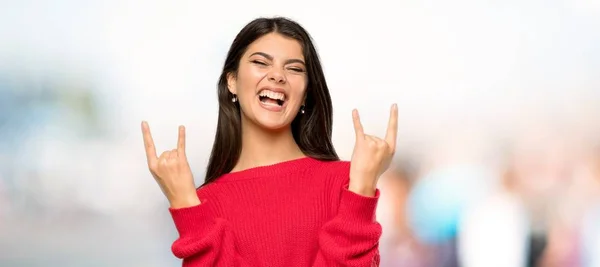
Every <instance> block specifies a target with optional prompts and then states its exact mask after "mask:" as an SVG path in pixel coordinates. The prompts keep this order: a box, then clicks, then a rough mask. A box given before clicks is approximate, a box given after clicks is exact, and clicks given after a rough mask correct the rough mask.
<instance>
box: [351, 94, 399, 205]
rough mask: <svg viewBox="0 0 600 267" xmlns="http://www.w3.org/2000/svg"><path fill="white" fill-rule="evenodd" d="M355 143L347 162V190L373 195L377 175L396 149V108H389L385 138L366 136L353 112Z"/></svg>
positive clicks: (388, 163)
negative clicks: (348, 179) (349, 160)
mask: <svg viewBox="0 0 600 267" xmlns="http://www.w3.org/2000/svg"><path fill="white" fill-rule="evenodd" d="M352 119H353V122H354V131H355V133H356V144H355V145H354V151H353V152H352V159H351V163H350V184H349V186H348V189H349V190H350V191H352V192H354V193H357V194H360V195H365V196H373V195H374V194H375V189H376V186H377V180H378V179H379V176H381V174H383V173H384V172H385V171H386V170H387V169H388V167H389V166H390V162H391V160H392V158H393V156H394V152H395V150H396V135H397V133H398V106H397V105H396V104H394V105H392V108H391V110H390V118H389V122H388V129H387V133H386V135H385V139H380V138H378V137H376V136H372V135H367V134H365V133H364V131H363V127H362V124H361V123H360V118H359V116H358V110H353V111H352Z"/></svg>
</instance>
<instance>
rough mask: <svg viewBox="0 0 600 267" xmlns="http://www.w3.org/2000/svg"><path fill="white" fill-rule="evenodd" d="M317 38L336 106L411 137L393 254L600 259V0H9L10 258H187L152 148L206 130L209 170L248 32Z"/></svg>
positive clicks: (193, 153)
mask: <svg viewBox="0 0 600 267" xmlns="http://www.w3.org/2000/svg"><path fill="white" fill-rule="evenodd" d="M274 15H283V16H287V17H290V18H292V19H295V20H297V21H299V22H300V23H301V24H302V25H303V26H305V27H306V29H307V30H308V31H309V32H310V33H311V35H312V37H313V38H314V40H315V43H316V46H317V48H318V50H319V52H320V56H321V58H322V63H323V64H324V69H325V73H326V76H327V78H328V83H329V86H330V90H331V94H332V98H333V102H334V109H335V114H334V143H335V145H336V147H337V149H338V152H339V153H340V156H341V157H342V158H343V159H346V160H348V159H349V158H350V155H351V152H352V148H353V145H354V134H353V130H352V120H351V110H352V109H353V108H355V107H356V108H358V109H359V110H360V111H361V117H362V121H363V124H364V127H365V129H370V131H371V133H373V134H380V135H382V134H383V133H384V131H385V127H386V122H387V119H388V114H389V113H388V110H389V105H391V104H392V103H393V102H396V103H398V105H399V114H400V124H399V129H400V130H399V145H398V146H399V148H398V152H397V153H396V160H395V161H394V166H393V168H392V169H391V170H390V171H389V172H388V173H386V174H385V176H384V177H383V178H382V179H381V180H380V185H379V188H380V189H381V192H382V196H381V197H382V198H381V201H380V204H379V207H378V211H377V212H378V215H377V216H378V220H379V221H380V222H381V224H382V225H383V227H384V235H383V237H382V240H381V245H380V249H381V254H382V264H381V266H403V267H405V266H406V267H416V266H441V267H445V266H465V267H480V266H486V267H488V266H491V267H494V266H498V267H500V266H506V267H520V266H544V267H545V266H582V267H588V266H593V267H598V266H600V1H596V0H570V1H568V0H563V1H560V0H558V1H540V0H527V1H517V0H505V1H474V0H454V1H441V0H425V1H397V2H391V1H389V2H388V1H375V0H374V1H368V3H366V2H364V3H360V4H359V3H356V4H351V3H347V2H345V3H343V4H342V3H328V2H326V1H312V0H305V1H302V2H285V3H284V2H280V1H241V0H232V1H222V2H221V1H209V2H203V1H188V0H181V1H141V0H119V1H116V0H85V1H75V0H54V1H40V0H21V1H17V0H13V1H10V0H0V266H7V267H9V266H10V267H22V266H31V267H35V266H145V267H151V266H180V261H179V260H178V259H176V258H175V257H174V256H172V254H171V251H170V246H171V243H172V242H173V241H174V240H175V238H176V237H177V234H176V232H175V229H174V226H173V224H172V221H171V218H170V217H169V213H168V211H167V207H168V203H167V201H166V199H165V198H164V197H163V195H162V193H161V192H160V189H159V187H158V186H157V185H156V184H155V182H154V180H153V179H152V177H151V176H150V174H149V172H148V170H147V165H146V162H145V156H144V150H143V144H142V139H141V133H140V126H139V125H140V121H141V120H148V121H149V122H150V125H151V127H152V130H153V134H154V139H155V142H156V144H157V149H158V150H165V149H167V148H170V147H173V146H174V145H175V143H176V141H177V138H176V136H177V126H178V125H179V124H184V125H186V126H187V129H188V157H189V158H190V161H191V165H192V170H193V171H194V173H195V177H196V179H197V181H196V182H197V184H200V183H201V182H202V181H201V179H202V177H203V174H204V171H205V170H204V168H205V165H206V163H207V160H208V156H209V152H210V147H211V145H212V141H213V136H214V130H215V127H216V119H217V101H216V82H217V78H218V75H219V73H220V70H221V67H222V63H223V61H224V58H225V54H226V52H227V49H228V48H229V45H230V43H231V41H232V40H233V38H234V36H235V34H237V32H238V31H239V30H240V29H241V28H242V27H243V26H244V25H245V24H246V23H248V22H249V21H250V20H252V19H254V18H256V17H258V16H274Z"/></svg>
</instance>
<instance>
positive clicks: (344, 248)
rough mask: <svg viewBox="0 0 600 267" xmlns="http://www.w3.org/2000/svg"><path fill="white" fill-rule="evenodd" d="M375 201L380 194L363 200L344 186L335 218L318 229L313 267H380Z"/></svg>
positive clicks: (379, 235) (378, 225)
mask: <svg viewBox="0 0 600 267" xmlns="http://www.w3.org/2000/svg"><path fill="white" fill-rule="evenodd" d="M378 200H379V190H377V191H376V193H375V196H374V197H365V196H361V195H359V194H356V193H354V192H352V191H350V190H348V185H347V184H346V185H344V186H343V188H342V191H341V197H340V203H339V207H338V211H337V215H336V216H334V217H333V219H331V220H330V221H328V222H327V223H325V225H323V227H322V228H321V232H320V234H319V251H318V252H317V256H316V258H315V262H314V264H313V266H314V267H321V266H323V267H324V266H357V267H359V266H360V267H363V266H366V267H372V266H379V262H380V259H379V238H380V237H381V233H382V229H381V225H380V224H379V223H378V222H377V221H376V220H375V210H376V208H377V202H378Z"/></svg>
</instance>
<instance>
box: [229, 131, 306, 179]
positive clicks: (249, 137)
mask: <svg viewBox="0 0 600 267" xmlns="http://www.w3.org/2000/svg"><path fill="white" fill-rule="evenodd" d="M304 156H305V155H304V153H302V150H300V147H299V146H298V144H297V143H296V141H295V140H294V136H293V134H292V127H291V126H289V127H287V128H286V129H283V130H280V131H269V130H266V129H262V128H261V127H260V126H258V125H255V124H254V123H252V122H249V121H247V120H244V119H242V151H241V153H240V158H239V159H238V162H237V163H236V165H235V167H234V168H233V170H232V172H236V171H242V170H246V169H250V168H254V167H258V166H265V165H272V164H276V163H279V162H283V161H288V160H293V159H298V158H302V157H304Z"/></svg>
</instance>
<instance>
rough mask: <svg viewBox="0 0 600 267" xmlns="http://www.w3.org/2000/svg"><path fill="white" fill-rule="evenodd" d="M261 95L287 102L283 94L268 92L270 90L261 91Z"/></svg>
mask: <svg viewBox="0 0 600 267" xmlns="http://www.w3.org/2000/svg"><path fill="white" fill-rule="evenodd" d="M259 95H260V96H266V97H268V98H271V99H276V100H281V101H283V100H285V95H284V94H283V93H280V92H273V91H271V90H268V89H265V90H262V91H260V94H259Z"/></svg>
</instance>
